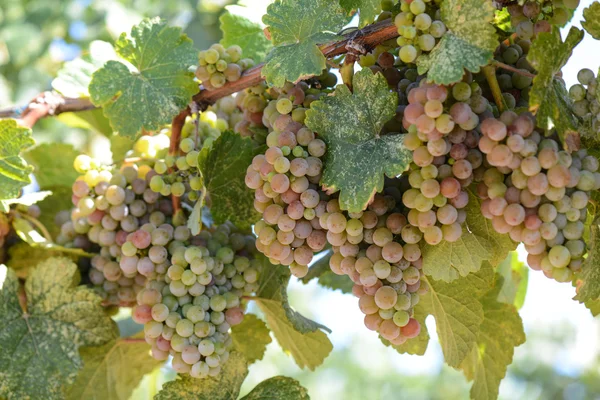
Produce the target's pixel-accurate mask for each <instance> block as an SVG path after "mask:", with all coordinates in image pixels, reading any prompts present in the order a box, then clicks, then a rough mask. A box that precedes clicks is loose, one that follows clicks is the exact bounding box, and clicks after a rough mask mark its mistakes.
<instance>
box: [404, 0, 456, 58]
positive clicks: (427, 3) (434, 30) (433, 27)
mask: <svg viewBox="0 0 600 400" xmlns="http://www.w3.org/2000/svg"><path fill="white" fill-rule="evenodd" d="M400 10H401V12H400V13H399V14H398V15H396V18H395V19H394V24H395V25H396V27H397V28H398V33H399V34H400V37H398V40H397V42H398V46H399V47H400V50H399V52H398V56H399V57H400V60H402V62H404V63H406V64H409V63H414V62H415V61H416V59H417V57H418V56H419V54H421V53H422V52H426V53H428V52H430V51H431V50H432V49H433V48H434V47H435V45H436V43H437V42H438V41H439V39H440V38H441V37H442V36H443V35H444V33H446V25H444V23H443V22H442V20H441V15H440V10H439V8H438V7H437V2H436V1H432V0H412V1H409V0H401V2H400Z"/></svg>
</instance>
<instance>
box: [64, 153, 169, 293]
mask: <svg viewBox="0 0 600 400" xmlns="http://www.w3.org/2000/svg"><path fill="white" fill-rule="evenodd" d="M74 167H75V169H76V170H77V171H78V172H79V173H81V174H83V175H81V176H80V177H79V178H78V179H77V180H76V181H75V183H73V188H72V190H73V196H72V202H73V204H74V206H75V208H74V209H73V210H72V211H71V218H70V220H69V221H67V222H66V223H65V224H63V226H62V227H61V234H60V235H59V236H58V238H57V242H59V243H66V242H69V241H73V245H74V246H76V247H84V243H82V242H81V239H83V241H85V239H86V238H87V240H89V241H90V242H92V243H95V244H97V245H99V246H100V254H99V255H97V256H95V257H94V258H93V259H92V262H91V266H92V268H91V269H90V272H89V278H90V281H91V282H92V284H94V285H95V286H97V287H101V288H102V290H101V292H102V293H103V294H104V295H105V296H106V299H105V303H107V304H115V305H117V304H120V305H126V304H132V303H133V302H135V296H136V293H138V292H139V290H141V288H142V287H143V285H144V283H145V281H146V277H145V276H144V275H143V274H141V273H140V271H139V270H138V268H140V269H141V268H142V267H143V263H140V264H136V265H133V266H131V265H130V264H128V265H127V267H128V268H126V269H124V268H123V266H122V265H120V260H121V259H122V252H121V246H122V245H123V244H124V243H125V242H126V241H127V240H128V237H129V236H130V235H132V234H133V233H134V232H136V231H137V230H138V229H139V228H140V227H143V226H144V225H146V224H158V225H160V224H162V223H164V221H165V220H166V218H167V216H169V215H170V214H171V213H172V207H171V202H170V201H169V200H168V199H163V198H161V196H160V195H159V194H158V193H155V192H153V191H152V190H151V189H150V188H149V187H148V181H149V179H150V177H151V176H152V174H153V171H152V166H151V164H140V165H136V164H124V165H123V166H122V167H121V168H120V169H118V170H112V169H111V168H109V167H104V166H101V165H99V164H98V163H96V162H94V160H92V159H91V158H90V157H88V156H85V155H80V156H78V157H77V158H76V159H75V162H74Z"/></svg>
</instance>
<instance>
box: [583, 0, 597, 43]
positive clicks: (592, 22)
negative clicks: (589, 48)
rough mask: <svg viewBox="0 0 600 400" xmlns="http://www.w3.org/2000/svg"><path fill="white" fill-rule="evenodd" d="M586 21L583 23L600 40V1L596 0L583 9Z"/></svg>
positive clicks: (588, 31)
mask: <svg viewBox="0 0 600 400" xmlns="http://www.w3.org/2000/svg"><path fill="white" fill-rule="evenodd" d="M583 18H585V21H582V22H581V25H582V26H583V27H584V28H585V30H586V31H587V33H589V34H590V35H592V37H593V38H594V39H597V40H600V3H599V2H597V1H595V2H593V3H592V5H591V6H589V7H587V8H585V9H584V10H583Z"/></svg>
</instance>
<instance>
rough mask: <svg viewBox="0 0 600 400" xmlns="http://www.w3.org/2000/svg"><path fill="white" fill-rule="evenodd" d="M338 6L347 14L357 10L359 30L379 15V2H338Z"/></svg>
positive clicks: (341, 0) (343, 0) (373, 0)
mask: <svg viewBox="0 0 600 400" xmlns="http://www.w3.org/2000/svg"><path fill="white" fill-rule="evenodd" d="M340 5H341V6H342V7H343V8H344V10H346V11H348V12H351V11H353V10H359V15H358V16H359V20H358V26H359V27H360V28H362V27H364V26H365V25H368V24H370V23H371V22H373V21H374V20H375V17H377V16H378V15H379V14H380V13H381V0H340Z"/></svg>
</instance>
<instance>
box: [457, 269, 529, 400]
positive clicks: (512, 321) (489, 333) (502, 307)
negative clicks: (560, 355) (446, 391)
mask: <svg viewBox="0 0 600 400" xmlns="http://www.w3.org/2000/svg"><path fill="white" fill-rule="evenodd" d="M501 286H502V277H500V276H498V277H497V279H496V286H495V287H494V288H493V289H491V290H490V291H489V292H488V293H487V294H486V295H485V296H484V297H483V298H482V300H481V303H482V305H483V322H482V323H481V326H480V329H479V334H478V336H477V344H476V345H475V346H473V347H472V348H471V351H470V353H469V357H468V358H466V359H465V360H464V362H463V363H462V365H461V369H462V370H463V372H464V373H465V375H466V377H467V378H468V379H469V380H474V382H473V386H472V387H471V398H472V399H477V400H479V399H481V400H486V399H490V400H491V399H496V398H497V397H498V387H499V386H500V381H502V379H503V378H504V376H505V375H506V368H507V367H508V366H509V365H510V364H511V363H512V359H513V355H514V348H515V347H517V346H519V345H521V344H523V343H525V332H524V331H523V322H522V321H521V317H520V316H519V313H518V312H517V309H516V308H515V306H513V305H512V304H505V303H500V302H498V300H497V298H498V294H499V291H500V288H501Z"/></svg>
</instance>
